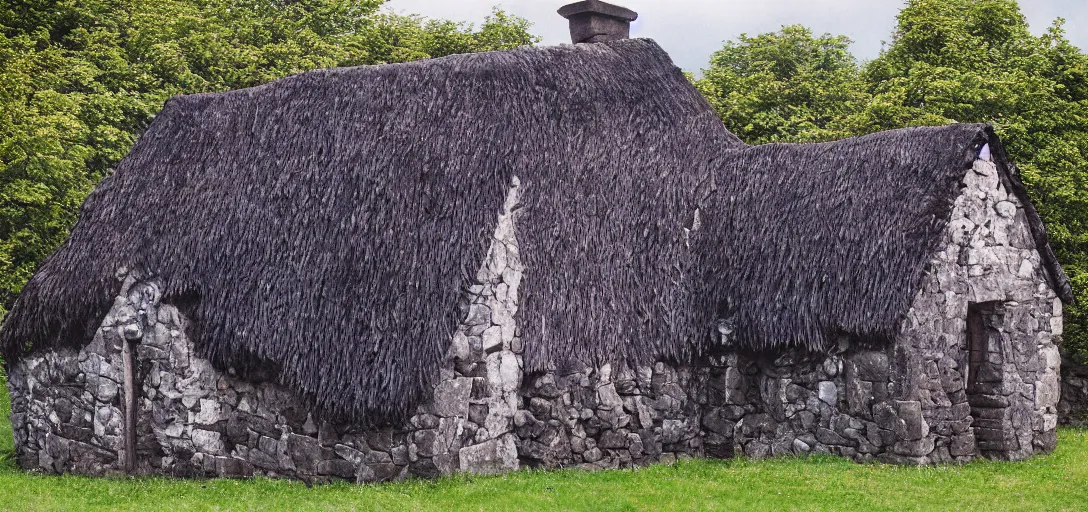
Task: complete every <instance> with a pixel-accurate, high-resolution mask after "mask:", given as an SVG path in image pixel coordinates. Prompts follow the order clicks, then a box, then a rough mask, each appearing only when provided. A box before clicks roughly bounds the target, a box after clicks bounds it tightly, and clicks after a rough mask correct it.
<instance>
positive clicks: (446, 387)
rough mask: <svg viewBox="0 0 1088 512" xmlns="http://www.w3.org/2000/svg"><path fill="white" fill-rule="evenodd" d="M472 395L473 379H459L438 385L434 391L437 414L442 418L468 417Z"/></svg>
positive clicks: (448, 380) (445, 381)
mask: <svg viewBox="0 0 1088 512" xmlns="http://www.w3.org/2000/svg"><path fill="white" fill-rule="evenodd" d="M471 393H472V379H467V378H463V377H457V378H453V379H447V380H444V381H442V382H440V383H438V386H436V387H435V390H434V411H435V414H437V415H438V416H442V417H465V416H467V415H468V399H469V395H470V394H471Z"/></svg>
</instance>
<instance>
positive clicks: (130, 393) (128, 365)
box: [121, 339, 136, 474]
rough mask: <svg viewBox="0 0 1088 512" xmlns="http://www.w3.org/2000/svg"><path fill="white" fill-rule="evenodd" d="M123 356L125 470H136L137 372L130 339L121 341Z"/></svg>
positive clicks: (130, 471)
mask: <svg viewBox="0 0 1088 512" xmlns="http://www.w3.org/2000/svg"><path fill="white" fill-rule="evenodd" d="M121 343H122V345H121V358H122V359H123V361H124V372H125V472H126V473H129V474H131V473H132V472H134V471H135V470H136V373H135V371H134V369H133V365H132V344H133V343H134V342H133V341H132V340H129V339H122V341H121Z"/></svg>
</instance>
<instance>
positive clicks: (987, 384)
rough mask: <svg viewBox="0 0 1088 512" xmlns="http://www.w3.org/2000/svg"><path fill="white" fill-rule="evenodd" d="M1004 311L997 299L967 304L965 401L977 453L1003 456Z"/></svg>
mask: <svg viewBox="0 0 1088 512" xmlns="http://www.w3.org/2000/svg"><path fill="white" fill-rule="evenodd" d="M1004 316H1005V311H1004V307H1003V306H1002V303H1001V302H997V301H993V302H978V303H970V304H968V306H967V382H966V387H967V402H968V403H969V404H970V405H971V418H972V422H971V428H972V429H973V430H974V434H975V442H976V443H977V445H978V450H979V453H980V454H981V455H983V456H986V457H991V458H994V457H1003V456H1004V455H1005V454H1006V453H1007V451H1008V447H1007V443H1006V439H1005V431H1006V429H1005V428H1004V424H1005V421H1006V420H1005V413H1006V410H1007V409H1008V406H1009V401H1008V398H1007V397H1006V396H1005V394H1004V360H1003V355H1002V353H1001V330H1000V328H999V326H1001V325H1002V324H1003V323H1004Z"/></svg>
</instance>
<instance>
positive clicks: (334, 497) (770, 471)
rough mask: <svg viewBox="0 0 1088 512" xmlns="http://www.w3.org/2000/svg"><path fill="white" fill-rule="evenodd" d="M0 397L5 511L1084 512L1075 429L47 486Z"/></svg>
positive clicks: (1085, 470)
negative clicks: (817, 450) (943, 441)
mask: <svg viewBox="0 0 1088 512" xmlns="http://www.w3.org/2000/svg"><path fill="white" fill-rule="evenodd" d="M0 389H2V391H0V510H141V511H142V510H169V511H183V510H956V511H957V512H961V511H967V510H984V511H988V512H1003V511H1007V510H1047V511H1055V510H1088V485H1086V482H1088V431H1084V430H1070V429H1066V430H1062V431H1060V433H1059V442H1058V450H1057V451H1056V452H1055V453H1054V454H1053V455H1051V456H1048V457H1040V458H1036V459H1034V460H1031V461H1028V462H1021V463H998V462H977V463H972V464H967V465H964V466H946V467H931V468H909V467H896V466H886V465H877V464H873V465H860V464H855V463H853V462H849V461H845V460H841V459H836V458H832V457H819V458H809V459H778V460H771V461H762V462H752V461H746V460H734V461H708V460H700V461H687V462H683V463H679V464H677V465H675V466H653V467H650V468H643V469H639V470H626V471H602V472H598V473H586V472H580V471H557V472H529V471H524V472H518V473H514V474H511V475H506V476H501V477H487V478H483V477H466V476H458V477H453V478H447V479H443V480H440V481H438V482H419V481H412V482H403V483H396V484H384V485H367V486H356V485H350V484H339V485H325V486H317V487H314V488H306V486H305V485H303V484H300V483H295V482H286V481H276V480H267V479H255V480H188V481H182V480H170V479H165V478H131V479H130V478H112V479H95V478H83V477H75V476H62V477H57V476H42V475H35V474H29V473H26V472H24V471H22V470H20V469H19V468H18V467H16V466H15V463H14V461H13V453H12V450H13V447H12V440H11V425H10V424H9V423H8V419H7V415H8V410H9V403H8V396H7V388H6V386H3V377H2V376H0Z"/></svg>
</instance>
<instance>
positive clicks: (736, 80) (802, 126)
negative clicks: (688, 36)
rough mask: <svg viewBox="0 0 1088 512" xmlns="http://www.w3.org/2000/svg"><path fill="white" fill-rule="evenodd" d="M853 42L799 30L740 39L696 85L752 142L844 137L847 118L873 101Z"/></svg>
mask: <svg viewBox="0 0 1088 512" xmlns="http://www.w3.org/2000/svg"><path fill="white" fill-rule="evenodd" d="M849 45H850V40H849V39H848V38H846V37H845V36H831V35H828V34H824V35H822V36H820V37H814V36H813V35H812V32H811V31H810V30H809V29H807V28H805V27H802V26H799V25H791V26H788V27H782V30H781V31H779V32H775V33H769V34H761V35H758V36H755V37H749V36H747V35H744V34H742V35H741V36H740V40H739V42H728V43H726V45H725V47H724V48H722V49H721V50H719V51H717V52H715V53H714V55H713V57H711V59H710V67H709V68H708V69H706V70H704V71H703V78H702V79H700V80H697V81H696V82H695V85H696V87H697V88H698V89H699V90H700V91H701V92H702V93H703V95H704V96H705V97H706V98H707V100H709V101H710V103H711V105H713V106H714V108H715V109H716V110H717V111H718V114H719V115H720V116H721V117H722V120H723V121H725V124H726V126H727V127H728V128H729V129H730V131H732V132H733V133H734V134H736V135H737V136H738V137H740V138H741V139H742V140H744V141H746V142H748V143H749V144H762V143H765V142H779V141H790V142H800V141H805V142H816V141H827V140H833V139H837V138H841V137H842V136H844V135H846V134H847V133H846V132H845V131H844V130H843V128H842V127H841V126H840V124H841V121H842V120H843V119H845V118H846V117H847V116H849V115H850V114H852V113H853V112H855V111H857V110H858V109H860V108H861V107H862V106H863V105H864V104H865V102H866V101H867V100H868V96H867V95H866V94H864V93H863V91H864V87H863V86H862V83H861V79H860V75H859V70H858V67H857V63H856V61H855V60H854V57H853V56H852V55H851V54H850V52H849Z"/></svg>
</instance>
